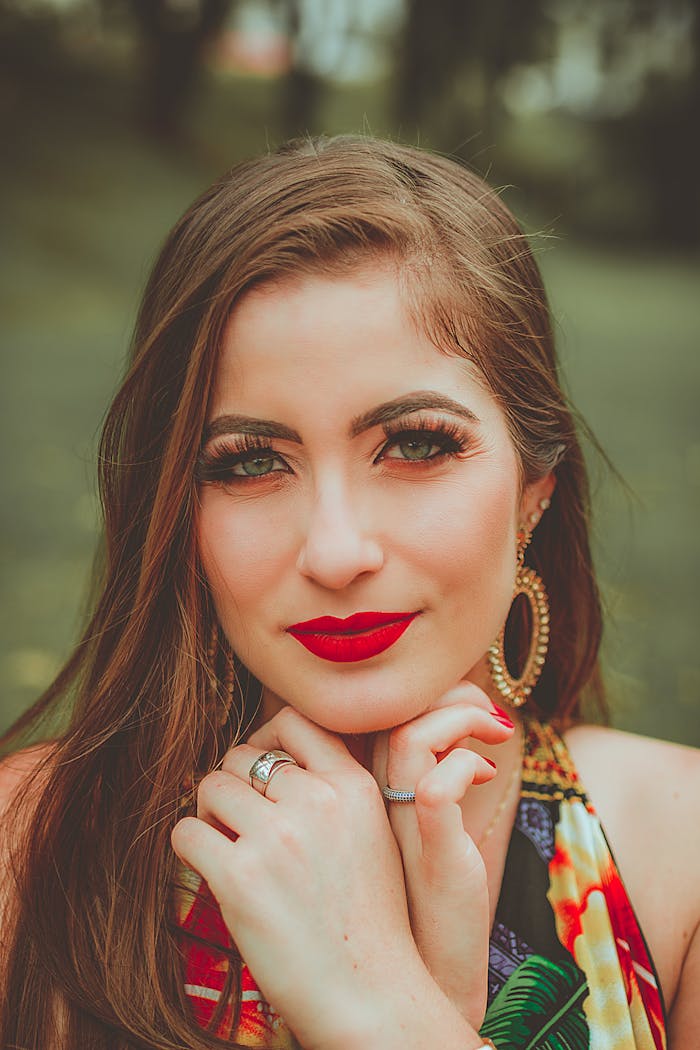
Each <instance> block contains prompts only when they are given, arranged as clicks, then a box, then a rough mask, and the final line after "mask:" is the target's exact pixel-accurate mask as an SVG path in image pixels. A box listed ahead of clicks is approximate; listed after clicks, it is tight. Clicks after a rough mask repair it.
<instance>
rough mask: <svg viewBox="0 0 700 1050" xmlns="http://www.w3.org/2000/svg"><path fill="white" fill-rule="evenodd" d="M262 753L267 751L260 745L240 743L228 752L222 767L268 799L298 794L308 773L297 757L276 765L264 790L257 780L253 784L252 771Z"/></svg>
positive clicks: (276, 800) (273, 799)
mask: <svg viewBox="0 0 700 1050" xmlns="http://www.w3.org/2000/svg"><path fill="white" fill-rule="evenodd" d="M270 750H271V749H270ZM261 754H265V752H264V751H263V752H261V751H260V749H259V748H258V747H253V746H252V745H251V744H239V745H238V746H237V747H233V748H231V750H230V751H227V752H226V754H225V756H224V760H223V762H222V764H221V768H222V769H223V770H224V772H226V773H228V774H230V775H232V776H235V777H237V778H238V779H239V780H242V781H244V782H245V783H246V784H248V785H249V786H250V787H252V789H253V790H254V791H255V793H256V794H257V795H260V796H261V797H262V798H265V799H267V800H268V801H271V802H279V800H280V799H281V798H283V797H284V798H291V797H294V796H296V795H298V793H299V790H300V789H302V787H303V780H304V778H305V777H306V776H307V774H306V772H305V770H304V769H303V768H302V767H301V766H300V765H299V764H298V763H297V761H296V759H294V761H293V762H284V763H280V764H279V765H277V766H275V768H274V769H273V770H272V772H271V774H270V777H269V779H268V781H267V784H266V785H264V790H262V787H263V786H261V785H259V784H258V783H257V782H256V783H255V784H252V785H251V783H250V772H251V769H252V768H253V765H254V763H255V762H256V761H257V760H258V759H259V758H260V756H261Z"/></svg>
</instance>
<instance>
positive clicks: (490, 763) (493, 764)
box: [481, 755, 498, 769]
mask: <svg viewBox="0 0 700 1050" xmlns="http://www.w3.org/2000/svg"><path fill="white" fill-rule="evenodd" d="M481 757H482V758H483V759H484V762H488V764H489V765H490V766H493V768H494V769H498V766H497V765H496V763H495V762H492V761H491V759H490V758H484V756H483V755H482V756H481Z"/></svg>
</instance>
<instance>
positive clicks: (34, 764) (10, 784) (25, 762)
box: [0, 743, 55, 816]
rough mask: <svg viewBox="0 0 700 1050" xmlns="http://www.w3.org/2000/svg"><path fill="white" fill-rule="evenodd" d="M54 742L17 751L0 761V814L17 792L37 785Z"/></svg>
mask: <svg viewBox="0 0 700 1050" xmlns="http://www.w3.org/2000/svg"><path fill="white" fill-rule="evenodd" d="M54 748H55V745H54V744H51V743H49V744H37V745H35V746H34V747H27V748H25V749H24V750H23V751H17V752H15V754H13V755H8V756H7V758H4V759H3V760H2V761H0V816H2V815H3V814H4V813H5V811H6V810H7V808H8V807H9V806H10V805H11V803H12V802H13V800H14V799H15V798H16V796H17V794H18V793H19V792H22V791H24V790H25V789H27V788H30V787H33V786H37V787H38V786H39V781H40V780H42V779H43V778H42V773H43V772H44V770H45V769H46V762H47V760H48V759H49V758H50V756H51V754H52V752H53V751H54Z"/></svg>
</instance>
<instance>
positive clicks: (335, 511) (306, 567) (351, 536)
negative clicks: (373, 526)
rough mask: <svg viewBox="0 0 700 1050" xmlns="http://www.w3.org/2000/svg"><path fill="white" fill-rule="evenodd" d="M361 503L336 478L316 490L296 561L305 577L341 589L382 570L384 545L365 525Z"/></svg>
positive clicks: (324, 585)
mask: <svg viewBox="0 0 700 1050" xmlns="http://www.w3.org/2000/svg"><path fill="white" fill-rule="evenodd" d="M358 502H359V501H358V500H357V499H356V498H353V496H352V495H351V493H350V492H349V491H348V489H347V488H346V487H345V485H344V483H343V481H342V479H340V478H339V477H338V476H337V475H335V476H334V477H332V478H330V479H328V481H327V483H326V484H324V485H323V486H319V487H318V488H317V491H316V493H315V495H314V500H313V504H312V505H311V507H310V510H309V517H308V521H307V528H306V533H305V536H304V540H303V543H302V546H301V549H300V551H299V557H298V559H297V569H298V570H299V572H300V573H301V574H302V575H303V576H306V577H307V578H309V579H311V580H314V581H315V582H316V583H319V584H321V586H323V587H327V588H329V589H331V590H340V589H342V588H344V587H347V586H349V584H351V583H353V581H354V580H355V579H357V578H358V577H359V576H362V575H364V574H365V573H375V572H378V571H379V569H381V567H382V565H383V564H384V551H383V548H382V545H381V543H380V542H379V541H378V539H377V537H376V536H374V535H372V534H371V532H370V530H369V529H368V528H366V527H365V526H364V525H363V521H362V518H363V517H364V516H365V515H363V514H362V512H361V508H360V507H359V506H358Z"/></svg>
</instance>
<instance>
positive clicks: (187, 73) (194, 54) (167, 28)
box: [107, 0, 231, 139]
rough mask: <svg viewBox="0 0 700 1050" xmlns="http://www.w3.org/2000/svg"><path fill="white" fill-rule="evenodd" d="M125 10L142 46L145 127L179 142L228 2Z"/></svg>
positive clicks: (156, 3) (135, 3)
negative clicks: (208, 49)
mask: <svg viewBox="0 0 700 1050" xmlns="http://www.w3.org/2000/svg"><path fill="white" fill-rule="evenodd" d="M107 2H109V0H107ZM129 6H130V9H131V12H132V15H133V17H134V18H135V20H136V22H137V24H138V26H139V30H140V32H141V37H142V40H143V44H144V67H143V92H144V95H143V112H142V114H141V117H142V120H143V123H144V125H145V127H146V128H147V130H148V131H149V133H151V134H153V135H155V136H156V137H158V138H161V139H174V138H177V136H178V134H179V133H180V131H181V126H182V119H183V116H184V113H185V109H186V106H187V103H188V101H189V99H190V97H191V94H192V91H193V88H194V86H195V82H196V77H197V72H198V69H199V65H200V61H201V57H202V53H203V49H204V46H205V45H206V44H207V43H208V42H209V41H210V40H212V39H213V38H214V37H216V35H217V34H218V33H219V32H220V31H221V29H222V27H223V25H224V22H225V20H226V17H227V15H228V13H229V10H230V7H231V0H193V2H191V3H189V4H188V3H175V2H173V0H130V4H129Z"/></svg>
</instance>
